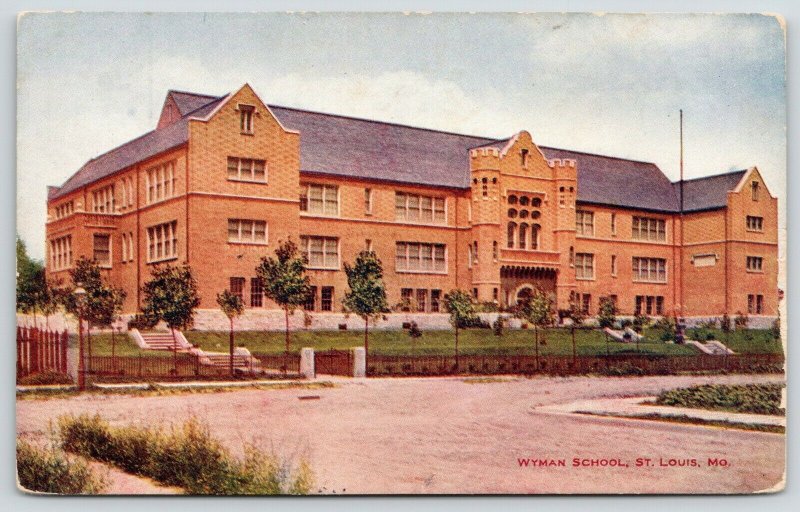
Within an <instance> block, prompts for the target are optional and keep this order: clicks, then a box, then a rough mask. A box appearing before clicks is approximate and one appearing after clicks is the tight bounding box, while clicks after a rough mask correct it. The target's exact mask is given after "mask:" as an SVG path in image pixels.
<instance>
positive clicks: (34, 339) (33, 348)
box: [28, 328, 39, 373]
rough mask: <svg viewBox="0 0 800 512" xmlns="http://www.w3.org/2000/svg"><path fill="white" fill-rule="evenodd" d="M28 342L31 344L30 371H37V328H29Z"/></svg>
mask: <svg viewBox="0 0 800 512" xmlns="http://www.w3.org/2000/svg"><path fill="white" fill-rule="evenodd" d="M28 332H29V333H30V335H29V337H30V344H31V365H30V372H31V373H36V372H38V371H39V331H38V330H37V329H35V328H34V329H30V330H29V331H28Z"/></svg>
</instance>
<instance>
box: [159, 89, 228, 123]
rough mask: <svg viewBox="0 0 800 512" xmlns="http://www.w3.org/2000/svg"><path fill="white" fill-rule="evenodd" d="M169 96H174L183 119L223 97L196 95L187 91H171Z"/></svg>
mask: <svg viewBox="0 0 800 512" xmlns="http://www.w3.org/2000/svg"><path fill="white" fill-rule="evenodd" d="M169 94H170V95H171V96H172V99H173V100H175V105H176V106H177V107H178V110H179V111H180V114H181V117H183V116H185V115H186V114H189V113H191V112H194V111H195V110H197V109H198V108H200V107H203V106H205V105H208V104H209V103H210V102H212V101H215V100H218V99H220V98H221V97H222V96H209V95H208V94H195V93H193V92H186V91H169Z"/></svg>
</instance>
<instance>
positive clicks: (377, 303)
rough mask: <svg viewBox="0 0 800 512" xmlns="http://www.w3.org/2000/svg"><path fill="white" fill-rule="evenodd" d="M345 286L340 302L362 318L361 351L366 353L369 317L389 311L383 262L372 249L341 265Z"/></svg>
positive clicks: (367, 350) (377, 316) (376, 316)
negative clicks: (346, 288)
mask: <svg viewBox="0 0 800 512" xmlns="http://www.w3.org/2000/svg"><path fill="white" fill-rule="evenodd" d="M344 272H345V274H347V285H348V286H349V287H350V291H349V292H347V293H345V295H344V300H342V305H343V306H344V309H345V311H348V312H352V313H355V314H357V315H358V316H360V317H361V318H362V319H363V320H364V351H365V352H367V355H369V320H370V318H372V319H376V320H377V318H379V317H380V316H381V315H383V314H384V313H386V312H388V311H389V303H388V302H387V301H386V285H384V283H383V264H382V263H381V260H379V259H378V257H377V256H376V255H375V253H374V252H373V251H361V252H360V253H358V256H356V261H355V262H354V263H353V265H352V266H351V265H350V264H348V263H345V264H344Z"/></svg>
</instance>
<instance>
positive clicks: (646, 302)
mask: <svg viewBox="0 0 800 512" xmlns="http://www.w3.org/2000/svg"><path fill="white" fill-rule="evenodd" d="M633 312H634V314H636V315H659V316H661V315H663V314H664V297H663V296H661V295H655V296H653V295H637V296H636V300H635V302H634V307H633Z"/></svg>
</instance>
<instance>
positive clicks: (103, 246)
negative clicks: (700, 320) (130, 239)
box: [92, 234, 111, 267]
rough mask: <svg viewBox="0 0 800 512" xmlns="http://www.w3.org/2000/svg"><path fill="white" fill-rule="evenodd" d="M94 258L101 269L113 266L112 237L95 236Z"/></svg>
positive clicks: (104, 235)
mask: <svg viewBox="0 0 800 512" xmlns="http://www.w3.org/2000/svg"><path fill="white" fill-rule="evenodd" d="M92 258H93V259H94V261H96V262H97V264H98V265H100V266H101V267H110V266H111V235H106V234H95V235H94V243H93V245H92Z"/></svg>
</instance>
